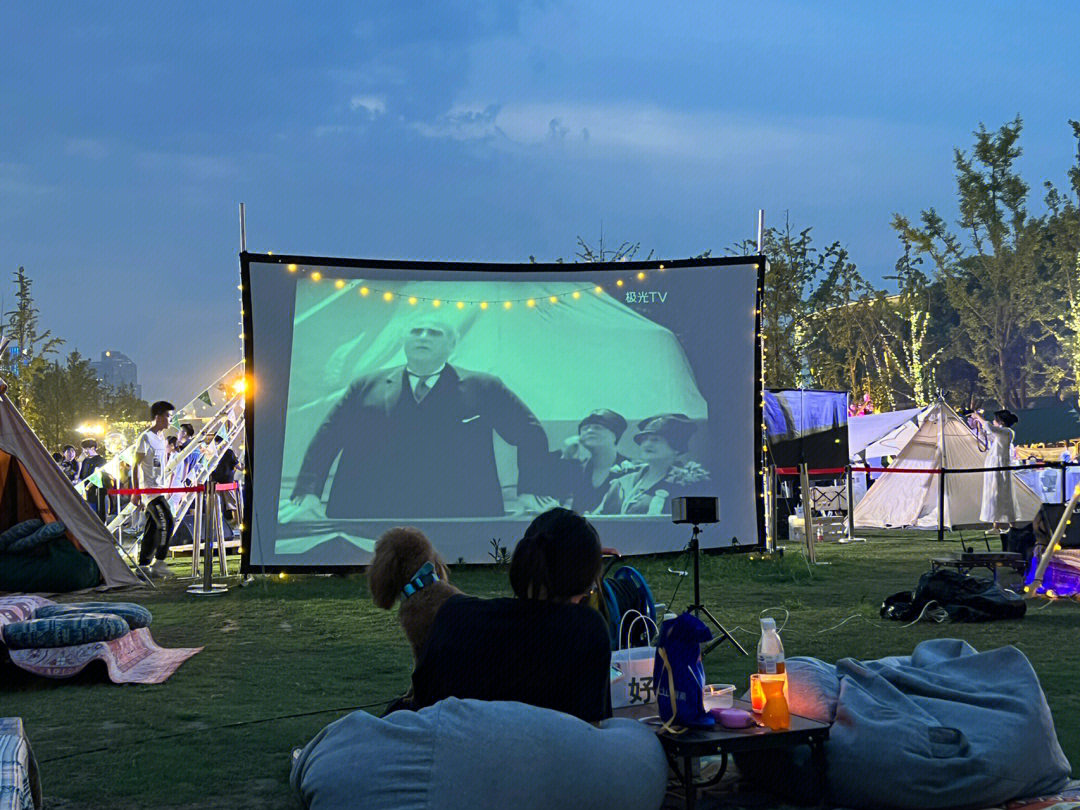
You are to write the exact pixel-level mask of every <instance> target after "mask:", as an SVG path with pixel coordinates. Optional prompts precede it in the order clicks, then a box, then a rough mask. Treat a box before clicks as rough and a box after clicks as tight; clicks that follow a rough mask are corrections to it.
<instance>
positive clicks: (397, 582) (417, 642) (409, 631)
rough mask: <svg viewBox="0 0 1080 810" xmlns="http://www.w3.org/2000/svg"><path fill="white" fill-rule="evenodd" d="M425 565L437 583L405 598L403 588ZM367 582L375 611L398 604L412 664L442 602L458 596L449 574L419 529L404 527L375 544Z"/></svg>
mask: <svg viewBox="0 0 1080 810" xmlns="http://www.w3.org/2000/svg"><path fill="white" fill-rule="evenodd" d="M428 562H430V563H431V564H432V566H433V567H434V569H435V570H434V573H435V575H436V576H437V577H438V579H437V580H436V581H434V582H428V583H426V584H424V585H423V586H422V587H420V588H419V589H415V590H411V592H410V593H409V595H408V596H406V595H405V586H406V585H409V584H410V581H411V580H412V579H413V578H414V577H415V576H416V574H417V572H418V571H420V569H421V568H422V567H423V566H424V563H428ZM367 579H368V586H369V587H370V589H371V599H372V601H373V602H374V603H375V606H376V607H380V608H382V609H383V610H391V609H392V608H393V607H394V603H395V602H396V601H398V600H399V599H400V600H401V607H400V608H399V609H398V621H400V622H401V627H402V629H403V630H404V631H405V637H406V638H407V639H408V640H409V644H410V645H412V651H413V660H414V661H416V660H419V658H420V651H421V650H422V649H423V648H424V644H425V643H426V642H427V639H428V635H429V634H430V633H431V626H432V624H434V622H435V614H436V613H438V612H439V608H441V607H442V605H443V602H445V601H446V600H447V599H449V598H450V597H451V596H454V595H455V594H459V593H461V590H459V589H458V588H455V587H454V586H453V585H451V584H450V572H449V571H448V570H447V568H446V563H445V562H443V559H442V557H441V556H440V555H439V552H438V551H436V550H435V546H433V545H432V544H431V541H430V540H428V539H427V536H425V534H424V533H423V532H422V531H420V530H419V529H414V528H412V527H405V526H399V527H397V528H394V529H390V530H389V531H388V532H386V533H384V534H383V535H382V536H381V537H380V538H379V539H378V540H377V541H376V542H375V558H374V559H373V560H372V561H371V564H370V565H369V566H368V569H367ZM412 587H413V586H410V588H412Z"/></svg>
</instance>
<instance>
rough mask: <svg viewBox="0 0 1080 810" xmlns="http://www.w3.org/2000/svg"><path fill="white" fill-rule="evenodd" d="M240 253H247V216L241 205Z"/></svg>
mask: <svg viewBox="0 0 1080 810" xmlns="http://www.w3.org/2000/svg"><path fill="white" fill-rule="evenodd" d="M240 252H241V253H247V216H246V214H245V212H244V204H243V203H240Z"/></svg>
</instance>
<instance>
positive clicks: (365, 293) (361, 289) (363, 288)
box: [360, 287, 371, 295]
mask: <svg viewBox="0 0 1080 810" xmlns="http://www.w3.org/2000/svg"><path fill="white" fill-rule="evenodd" d="M369 292H371V290H369V289H368V288H367V287H361V288H360V294H361V295H367V294H368V293H369Z"/></svg>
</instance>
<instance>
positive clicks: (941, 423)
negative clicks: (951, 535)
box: [937, 394, 946, 541]
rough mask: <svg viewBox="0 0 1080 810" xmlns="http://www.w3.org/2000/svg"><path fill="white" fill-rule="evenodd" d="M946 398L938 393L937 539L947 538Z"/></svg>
mask: <svg viewBox="0 0 1080 810" xmlns="http://www.w3.org/2000/svg"><path fill="white" fill-rule="evenodd" d="M944 402H945V401H944V400H943V399H942V398H941V396H940V394H939V395H938V457H939V458H940V459H941V464H940V467H939V469H940V470H941V472H939V473H938V504H937V514H938V523H937V539H938V540H939V541H941V540H944V539H945V464H946V459H945V409H944V407H942V406H943V405H944Z"/></svg>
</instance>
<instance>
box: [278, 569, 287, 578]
mask: <svg viewBox="0 0 1080 810" xmlns="http://www.w3.org/2000/svg"><path fill="white" fill-rule="evenodd" d="M278 579H285V572H284V571H282V572H281V573H280V574H278Z"/></svg>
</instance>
